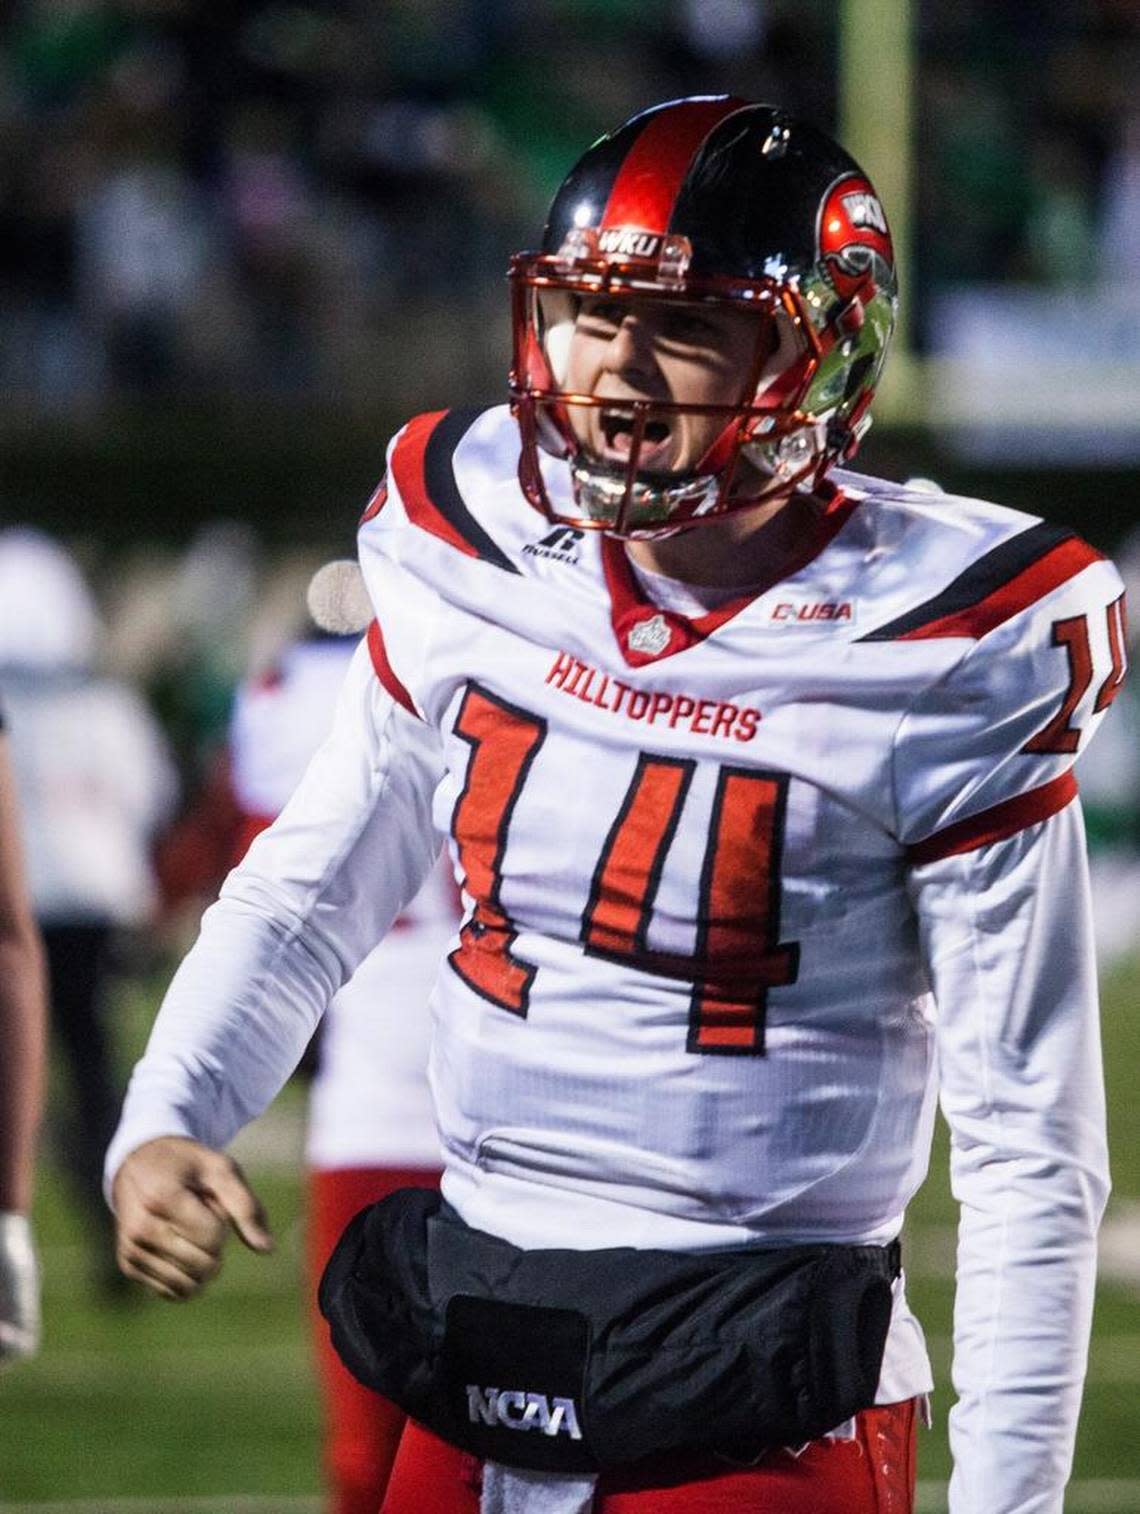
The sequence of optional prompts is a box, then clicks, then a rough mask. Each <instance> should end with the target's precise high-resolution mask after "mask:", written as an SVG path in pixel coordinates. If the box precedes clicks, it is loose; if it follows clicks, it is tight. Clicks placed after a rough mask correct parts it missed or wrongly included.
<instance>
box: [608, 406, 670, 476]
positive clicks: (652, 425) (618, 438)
mask: <svg viewBox="0 0 1140 1514" xmlns="http://www.w3.org/2000/svg"><path fill="white" fill-rule="evenodd" d="M601 431H602V442H603V446H602V453H603V456H604V457H606V458H607V459H610V460H611V461H618V462H627V461H628V460H629V454H630V452H631V450H632V448H633V416H632V415H631V414H629V413H628V412H623V411H620V410H603V411H602V413H601ZM671 437H672V430H671V427H670V425H669V423H668V421H663V420H647V421H646V423H645V430H644V431H643V432H642V436H641V448H640V451H639V453H638V458H637V466H638V469H639V470H640V469H642V468H664V467H666V466H667V464H668V462H669V454H670V452H671V450H672V449H671V447H670V441H671Z"/></svg>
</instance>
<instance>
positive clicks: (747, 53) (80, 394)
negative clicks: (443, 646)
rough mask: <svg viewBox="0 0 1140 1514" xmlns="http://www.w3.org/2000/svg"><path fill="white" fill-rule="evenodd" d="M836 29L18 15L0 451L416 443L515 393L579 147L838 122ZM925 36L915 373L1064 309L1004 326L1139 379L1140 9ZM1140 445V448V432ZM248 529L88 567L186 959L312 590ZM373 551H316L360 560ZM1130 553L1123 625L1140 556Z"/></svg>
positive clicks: (1006, 7)
mask: <svg viewBox="0 0 1140 1514" xmlns="http://www.w3.org/2000/svg"><path fill="white" fill-rule="evenodd" d="M842 10H843V7H841V6H839V5H836V4H834V3H832V0H661V3H657V4H646V3H644V0H384V3H382V4H376V3H372V0H368V3H366V0H117V3H111V0H11V3H10V4H9V5H8V6H6V7H4V8H3V10H2V11H0V388H2V390H3V393H4V395H5V412H4V416H3V417H0V422H2V423H3V424H5V425H8V426H11V425H12V424H13V423H15V424H16V425H19V424H21V423H22V421H23V420H25V419H30V420H31V421H32V423H33V424H35V423H38V422H40V421H43V420H45V419H46V420H47V421H48V422H49V423H54V424H55V425H57V426H58V427H60V429H61V431H66V430H68V429H76V428H79V427H82V426H84V425H86V426H88V427H90V428H91V429H92V430H93V431H96V432H97V431H98V428H99V427H100V426H104V425H106V424H108V423H109V424H111V425H112V426H113V425H114V424H115V423H116V417H118V416H120V415H122V414H124V413H127V411H128V410H129V407H130V406H131V405H132V404H133V403H135V402H138V401H144V402H145V403H146V404H147V405H151V404H153V403H154V402H155V401H156V400H157V401H158V402H159V403H160V404H161V403H163V402H167V403H170V402H173V404H174V405H175V406H181V405H192V404H194V403H196V402H199V401H206V402H209V403H211V404H217V403H218V402H219V401H221V402H222V403H225V402H227V401H228V400H233V401H234V402H236V403H240V404H243V405H248V404H251V403H252V404H253V405H255V406H273V405H275V404H283V405H285V406H286V407H289V406H292V405H294V404H299V405H303V406H305V407H307V410H308V411H309V412H311V411H312V410H314V409H319V408H321V407H323V408H324V409H325V410H333V411H337V412H340V413H343V414H353V415H357V416H372V415H374V414H376V413H380V414H383V413H390V412H392V411H394V412H395V413H396V415H397V417H398V418H406V417H407V416H408V415H409V414H411V413H413V412H414V411H415V410H416V409H417V408H422V407H423V403H424V402H427V401H430V402H434V403H437V404H438V403H439V402H440V396H441V395H443V396H446V399H447V400H448V401H451V402H462V401H464V400H467V399H473V398H476V397H486V396H495V395H498V394H501V393H502V389H503V377H504V374H503V369H504V362H505V359H504V354H505V351H506V347H507V301H506V298H505V290H504V280H503V275H504V269H505V263H506V258H507V255H508V253H509V252H510V251H512V250H515V249H517V248H521V247H524V246H529V245H533V243H534V240H535V237H536V232H537V229H538V227H539V226H540V224H541V219H542V214H543V209H544V206H545V204H546V202H547V201H548V199H549V196H550V194H551V192H552V190H553V189H554V187H555V186H556V185H557V183H558V182H559V180H560V179H561V177H562V175H563V173H564V172H565V169H566V166H567V165H568V164H569V163H570V162H571V161H572V160H573V159H574V157H575V156H576V155H577V152H578V150H579V149H580V146H581V143H582V141H583V140H588V139H589V137H590V136H591V134H592V133H594V134H596V133H598V132H600V131H601V130H602V129H603V128H605V127H606V126H608V125H610V124H612V122H613V121H615V120H620V119H622V118H623V117H624V116H625V115H627V114H628V113H629V112H630V111H631V110H632V109H636V108H637V107H638V105H640V104H648V103H650V102H652V101H654V100H659V99H664V98H668V97H670V96H675V95H680V94H689V93H694V92H698V91H701V90H708V91H710V92H720V91H725V90H728V91H733V92H737V93H740V94H743V95H746V96H748V97H750V98H753V99H762V100H771V101H774V102H776V103H780V104H784V105H787V106H788V107H789V108H791V109H793V110H794V111H795V112H796V113H797V114H801V115H806V116H808V117H811V118H814V119H816V120H817V121H819V123H820V124H821V125H823V126H824V127H826V128H828V129H832V130H835V129H836V128H837V127H838V124H839V123H838V113H839V102H838V98H837V79H838V76H839V67H838V53H839V38H838V36H837V29H836V28H837V16H838V15H839V13H840V12H841V11H842ZM915 12H916V18H917V20H916V24H917V27H918V33H919V35H918V45H917V49H916V56H917V59H918V75H917V78H916V80H915V97H916V122H917V131H918V137H917V148H916V172H915V185H916V204H915V216H916V224H915V226H914V229H913V237H912V243H913V248H912V256H911V260H910V266H909V285H910V290H911V301H910V305H911V311H912V320H913V321H914V322H915V326H914V330H913V337H912V339H913V341H914V343H915V345H916V346H917V347H918V349H919V350H920V351H922V350H926V351H934V350H938V348H939V344H940V343H941V342H943V341H948V342H949V343H950V344H951V345H953V342H954V341H955V340H960V339H962V338H961V334H962V332H964V331H967V329H969V330H974V331H976V330H977V329H979V328H981V329H982V330H983V332H984V331H985V330H987V329H989V327H990V326H991V325H992V322H993V321H994V319H996V313H997V307H996V306H994V305H993V304H985V303H984V301H986V300H991V301H992V300H993V299H999V300H1000V299H1001V298H1004V297H1005V296H1004V295H1003V294H1002V291H1005V290H1013V291H1016V296H1017V298H1018V299H1022V297H1024V298H1025V299H1027V300H1029V301H1030V302H1032V300H1034V299H1037V300H1038V301H1039V302H1040V301H1041V300H1042V299H1044V300H1045V301H1046V302H1047V303H1045V304H1044V305H1042V304H1040V303H1039V304H1038V305H1037V306H1036V307H1033V306H1032V304H1030V305H1021V306H1018V309H1019V310H1020V311H1021V314H1022V317H1023V318H1024V321H1023V324H1025V326H1026V329H1027V330H1029V331H1030V336H1031V338H1032V341H1038V340H1051V339H1052V338H1053V336H1054V335H1055V333H1056V331H1058V330H1060V329H1061V328H1062V327H1064V329H1065V330H1066V331H1068V333H1069V338H1068V339H1070V340H1071V339H1073V333H1076V339H1079V340H1081V341H1084V342H1085V344H1086V345H1091V344H1093V343H1100V344H1101V347H1102V349H1103V351H1104V352H1105V354H1106V355H1107V356H1109V357H1111V356H1113V352H1112V348H1113V344H1114V343H1117V344H1120V343H1129V345H1128V348H1127V351H1126V352H1124V351H1123V350H1122V351H1121V352H1119V353H1116V354H1115V355H1116V356H1117V357H1120V356H1126V357H1127V359H1128V360H1129V361H1131V362H1133V363H1135V362H1136V359H1137V353H1140V283H1138V281H1137V277H1136V269H1137V268H1138V267H1140V104H1138V103H1137V100H1136V96H1135V81H1136V79H1137V78H1138V77H1140V6H1138V5H1137V4H1136V3H1135V0H1034V3H1032V4H1030V3H1029V0H956V3H955V4H953V5H948V4H944V3H941V0H921V3H919V0H915ZM1089 287H1093V288H1095V289H1096V291H1097V296H1098V301H1097V308H1099V309H1101V310H1105V309H1109V308H1111V311H1112V318H1111V320H1110V319H1108V318H1107V317H1105V318H1103V319H1101V322H1100V325H1099V326H1097V325H1095V324H1093V325H1090V324H1089V320H1088V312H1089V308H1090V307H1089V305H1088V303H1087V302H1086V303H1084V304H1082V306H1081V307H1080V312H1079V315H1080V320H1079V322H1078V323H1077V324H1073V323H1072V322H1069V323H1068V324H1067V325H1066V319H1067V318H1064V319H1063V316H1064V311H1065V309H1066V308H1067V307H1066V306H1065V303H1064V301H1065V299H1066V298H1070V299H1071V297H1072V296H1073V295H1074V293H1075V292H1076V291H1078V290H1085V289H1088V288H1089ZM963 288H966V289H967V290H968V291H970V295H969V297H970V299H972V300H973V301H974V302H975V309H976V310H980V311H981V317H982V318H981V320H980V321H978V320H975V321H974V323H973V326H971V325H970V321H969V319H968V317H969V311H968V310H966V309H965V308H964V307H963V306H961V305H960V304H959V305H955V304H954V303H953V301H954V300H955V299H959V298H960V291H961V290H962V289H963ZM995 291H997V293H996V295H995ZM940 301H942V303H941V304H940ZM979 301H982V302H983V303H981V304H979V303H978V302H979ZM1049 301H1052V302H1053V303H1048V302H1049ZM947 302H949V303H947ZM1034 310H1036V312H1037V313H1036V314H1034ZM948 311H949V312H950V316H949V318H948V316H947V312H948ZM1026 312H1028V314H1026ZM1130 330H1131V331H1132V332H1133V334H1134V336H1135V342H1131V341H1130V338H1128V336H1127V332H1128V331H1130ZM1027 350H1030V349H1027ZM409 353H411V354H413V360H412V361H408V360H407V355H408V354H409ZM1084 355H1085V356H1086V357H1087V356H1088V354H1087V352H1086V353H1085V354H1084ZM1094 440H1095V445H1097V446H1099V445H1101V441H1100V439H1094ZM1003 445H1005V443H1004V442H1003ZM1035 445H1036V443H1035ZM1130 445H1134V446H1135V447H1136V448H1137V455H1140V419H1138V420H1137V424H1136V427H1135V429H1134V432H1133V433H1132V442H1131V443H1130ZM1066 446H1068V447H1069V448H1070V449H1071V447H1072V441H1071V437H1070V439H1069V440H1068V441H1067V442H1066ZM1088 460H1089V461H1090V462H1094V463H1095V462H1096V461H1097V459H1096V458H1095V456H1094V455H1093V453H1092V452H1090V453H1089V456H1088ZM376 471H378V465H377V468H376ZM374 476H375V474H373V478H374ZM65 492H66V491H65ZM364 497H365V496H364V494H363V493H362V494H361V500H363V498H364ZM242 503H243V500H242V496H241V492H240V489H239V490H237V491H235V493H234V495H233V496H232V497H228V498H225V499H220V500H218V501H217V503H216V509H217V512H218V516H219V519H218V520H216V521H214V522H213V523H212V524H208V525H205V526H202V525H201V522H200V521H199V522H197V523H196V525H197V528H198V529H197V534H196V535H194V536H193V538H192V539H191V540H189V542H188V543H187V536H188V534H189V533H188V531H186V530H182V529H179V528H176V527H175V526H174V525H173V524H172V522H171V520H170V518H169V516H167V517H166V518H161V517H160V514H159V511H158V510H157V508H156V511H155V517H154V519H155V530H154V537H153V540H148V539H139V540H136V541H134V543H133V546H132V548H131V550H130V551H129V552H122V553H119V554H118V555H116V557H115V558H114V560H113V561H109V560H108V558H107V555H106V553H105V551H104V549H103V546H102V545H101V543H100V537H99V533H100V530H101V529H102V528H103V527H105V526H106V524H107V521H106V520H103V519H101V518H98V517H97V516H96V515H95V514H89V515H85V516H80V517H77V519H76V532H77V533H78V534H77V537H76V540H75V541H73V542H70V543H69V545H71V546H74V547H76V548H77V550H78V552H79V556H80V564H79V565H80V566H81V567H86V568H88V569H90V570H92V571H93V572H94V574H95V577H96V587H97V589H98V591H99V598H100V601H101V610H102V613H103V615H104V617H105V619H106V624H107V635H106V637H105V638H104V640H103V642H102V645H101V649H100V652H99V658H98V666H99V669H101V670H102V671H104V672H110V673H113V674H114V675H115V676H116V677H118V678H119V679H121V680H122V681H124V682H125V683H127V684H129V685H131V686H133V687H134V688H135V689H137V690H139V691H140V692H142V693H143V694H144V695H145V698H146V701H147V703H148V704H149V706H150V708H151V709H152V710H153V711H154V712H155V713H156V715H157V716H158V719H159V721H160V722H161V725H162V728H163V730H164V733H165V736H166V738H167V740H168V742H169V744H170V747H171V749H172V751H173V754H174V758H175V761H176V764H177V768H178V777H179V780H180V782H179V787H180V792H181V796H182V797H181V802H180V807H178V808H177V809H175V810H172V811H171V815H172V816H173V822H172V823H170V824H167V826H166V827H165V829H164V830H163V832H162V834H161V835H160V836H158V837H157V838H156V842H157V865H158V872H157V878H158V883H159V885H160V894H161V905H160V915H159V917H158V918H159V920H160V923H161V925H162V927H163V928H165V930H166V932H167V936H166V937H165V939H167V940H168V941H169V944H170V948H171V951H172V952H173V951H174V950H175V949H176V948H177V947H178V946H184V945H185V944H186V941H185V936H186V933H187V931H189V930H190V929H192V928H193V927H194V925H195V923H196V919H197V914H198V912H199V911H200V909H201V907H202V905H203V904H204V903H205V902H207V901H208V899H209V897H210V896H211V894H212V891H213V890H214V889H215V888H216V886H217V884H218V882H219V880H220V876H221V871H222V869H223V868H224V866H225V864H226V862H227V861H228V860H229V857H230V854H231V850H232V844H233V827H234V825H235V823H236V818H237V817H236V811H235V808H234V805H233V802H232V798H231V797H230V794H229V790H228V786H227V776H226V771H225V755H224V753H225V734H226V727H227V723H228V719H229V711H230V702H231V698H232V694H233V690H234V688H235V687H236V685H237V684H238V682H239V680H240V679H241V678H242V677H243V676H245V675H247V674H248V673H249V672H250V670H254V671H256V670H257V669H258V668H259V667H266V666H268V665H269V664H271V662H272V658H273V656H274V653H275V652H276V650H277V649H279V648H281V647H283V646H284V645H285V644H286V642H287V641H288V640H289V639H291V638H292V636H293V635H295V634H296V632H297V630H298V629H299V624H300V616H301V615H302V613H303V609H302V607H303V602H304V586H305V583H306V582H307V579H308V576H309V573H310V572H311V570H312V568H313V567H314V566H315V565H316V562H317V561H319V560H320V558H319V557H317V558H314V557H313V555H312V552H311V551H310V550H309V549H310V548H311V547H312V545H313V544H312V541H311V540H310V541H309V542H308V545H307V548H306V551H305V552H298V554H297V555H290V554H289V552H287V551H284V550H283V548H282V544H281V541H280V538H279V537H278V538H277V539H276V540H275V542H274V545H273V550H272V555H270V554H268V553H267V551H266V548H265V545H264V543H263V542H262V540H261V538H260V537H259V535H258V531H259V529H260V527H261V526H262V525H263V524H264V522H263V521H258V522H257V523H256V524H255V523H254V522H252V521H251V520H249V519H245V518H241V519H238V517H239V516H240V515H241V508H242ZM21 511H22V506H21V500H20V498H19V495H18V491H13V490H12V489H10V488H7V487H2V486H0V524H3V525H4V526H11V525H13V524H21V523H27V524H31V525H36V524H44V522H42V521H35V520H33V521H30V522H25V521H24V518H23V515H22V513H21ZM222 517H226V518H224V519H223V518H222ZM230 517H232V518H230ZM202 518H203V519H204V518H205V517H204V514H203V517H202ZM1075 523H1076V524H1077V525H1078V526H1079V525H1080V522H1075ZM351 524H352V520H351V515H350V514H349V515H347V516H346V518H345V520H344V521H343V522H341V523H340V526H341V527H342V528H343V529H338V528H337V527H336V526H330V530H332V531H333V532H334V533H335V540H333V541H330V543H329V544H328V545H329V546H330V547H331V548H332V550H333V551H334V552H335V553H336V554H337V555H343V554H344V553H345V552H346V551H347V550H349V549H350V543H351ZM1119 556H1120V557H1121V559H1122V561H1121V566H1122V568H1123V569H1124V571H1125V574H1126V577H1127V578H1128V579H1129V580H1130V583H1131V584H1132V585H1134V588H1133V603H1134V604H1135V603H1136V601H1137V597H1138V596H1140V537H1133V538H1132V540H1131V542H1130V543H1125V544H1122V545H1121V547H1120V552H1119ZM26 587H27V589H28V590H29V592H30V593H31V594H32V596H33V598H34V595H35V587H34V585H33V584H31V583H29V584H28V585H27V586H26ZM5 657H6V654H5V649H4V648H3V647H0V665H2V664H3V663H4V661H5ZM1121 703H1122V704H1123V705H1126V706H1127V707H1128V715H1127V717H1125V716H1122V717H1121V718H1119V719H1117V720H1116V721H1115V722H1113V723H1110V726H1109V728H1108V736H1107V737H1106V738H1105V739H1103V740H1102V742H1101V744H1100V747H1099V749H1097V748H1094V757H1095V758H1096V766H1095V767H1094V768H1093V769H1092V770H1091V771H1089V770H1088V769H1087V768H1086V769H1085V770H1084V780H1083V781H1084V785H1085V793H1086V800H1087V807H1088V812H1089V818H1090V828H1091V831H1092V834H1093V838H1094V842H1095V844H1096V848H1097V853H1098V857H1099V859H1100V862H1099V867H1098V876H1099V878H1100V880H1101V883H1100V887H1099V890H1098V892H1099V894H1100V896H1101V897H1100V901H1099V903H1100V908H1101V929H1102V935H1103V940H1102V945H1103V949H1104V953H1105V956H1106V958H1111V957H1115V956H1117V955H1118V954H1120V953H1124V952H1127V951H1128V950H1130V949H1134V946H1135V940H1136V938H1137V929H1138V925H1140V921H1138V920H1137V910H1138V908H1140V888H1138V887H1137V879H1138V878H1140V863H1138V860H1137V859H1138V858H1140V698H1138V694H1137V680H1135V679H1133V681H1132V684H1131V686H1130V687H1128V686H1126V689H1125V695H1124V698H1123V699H1122V701H1121ZM1114 734H1115V742H1114V744H1113V739H1114ZM152 926H153V917H152V918H151V920H150V922H149V924H148V929H150V928H151V927H152ZM157 939H159V940H160V941H161V940H163V939H164V938H163V936H162V935H160V936H159V937H158V938H157Z"/></svg>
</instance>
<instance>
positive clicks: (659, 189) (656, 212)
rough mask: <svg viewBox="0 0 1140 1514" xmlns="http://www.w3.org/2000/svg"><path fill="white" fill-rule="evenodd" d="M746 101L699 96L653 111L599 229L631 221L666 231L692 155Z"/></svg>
mask: <svg viewBox="0 0 1140 1514" xmlns="http://www.w3.org/2000/svg"><path fill="white" fill-rule="evenodd" d="M744 105H745V102H744V101H743V100H737V99H728V100H724V99H720V100H695V101H692V102H691V103H690V104H689V105H687V106H686V108H685V109H684V111H681V112H678V111H663V112H661V113H659V114H654V115H651V116H650V118H649V120H648V121H647V123H646V125H645V127H644V128H643V130H642V131H641V133H640V135H639V136H638V137H637V139H636V140H635V142H634V143H633V146H632V147H631V148H630V150H629V152H628V153H626V155H625V159H624V161H623V162H622V165H621V168H620V169H619V170H618V175H617V178H616V179H615V180H614V182H613V185H612V187H611V189H610V193H609V198H608V199H607V200H606V208H605V210H604V211H603V212H602V218H601V220H600V222H599V223H598V224H599V228H600V229H601V230H606V229H608V228H609V227H618V226H628V227H637V228H638V229H640V230H643V231H652V232H656V233H658V234H659V235H662V236H663V235H664V234H665V232H666V231H667V230H668V228H669V220H670V217H671V216H672V214H673V206H674V205H675V204H676V201H677V196H678V195H679V194H680V192H681V186H682V185H683V184H684V182H685V179H686V177H687V175H688V172H689V168H690V167H691V165H692V162H693V159H694V158H695V157H696V155H697V153H698V152H699V151H700V149H701V147H702V145H703V144H704V141H705V139H706V137H708V135H709V133H710V132H712V131H713V130H714V129H715V128H716V127H717V126H719V125H720V123H721V122H722V121H723V120H725V119H726V118H727V117H728V116H731V115H735V114H736V112H737V111H738V110H740V109H741V108H742V107H743V106H744Z"/></svg>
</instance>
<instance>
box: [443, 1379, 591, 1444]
mask: <svg viewBox="0 0 1140 1514" xmlns="http://www.w3.org/2000/svg"><path fill="white" fill-rule="evenodd" d="M467 1417H468V1419H469V1420H470V1421H471V1423H472V1424H473V1425H479V1424H483V1425H495V1426H498V1427H500V1428H502V1429H504V1430H540V1431H541V1432H542V1434H543V1435H569V1437H570V1439H571V1440H581V1439H582V1429H581V1426H580V1425H579V1423H578V1410H577V1408H576V1407H575V1404H574V1400H573V1399H572V1398H547V1396H546V1394H545V1393H524V1392H523V1391H522V1389H521V1388H480V1387H479V1386H478V1385H477V1384H475V1383H468V1384H467Z"/></svg>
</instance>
